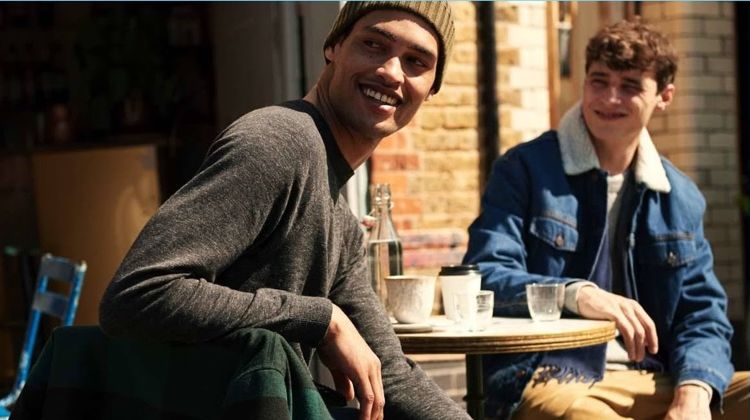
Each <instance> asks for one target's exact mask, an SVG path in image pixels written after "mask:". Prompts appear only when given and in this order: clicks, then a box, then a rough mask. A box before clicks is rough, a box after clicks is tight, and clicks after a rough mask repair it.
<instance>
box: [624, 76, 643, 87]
mask: <svg viewBox="0 0 750 420" xmlns="http://www.w3.org/2000/svg"><path fill="white" fill-rule="evenodd" d="M622 79H623V80H624V81H625V82H627V83H632V84H634V85H638V86H640V85H641V79H637V78H635V77H623V78H622Z"/></svg>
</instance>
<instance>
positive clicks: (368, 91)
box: [362, 87, 401, 106]
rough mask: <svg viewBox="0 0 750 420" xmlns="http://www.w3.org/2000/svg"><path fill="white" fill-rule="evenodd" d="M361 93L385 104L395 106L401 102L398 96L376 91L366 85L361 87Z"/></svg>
mask: <svg viewBox="0 0 750 420" xmlns="http://www.w3.org/2000/svg"><path fill="white" fill-rule="evenodd" d="M362 93H364V94H365V96H367V97H369V98H372V99H375V100H376V101H379V102H382V103H383V104H385V105H391V106H397V105H398V104H399V103H400V102H401V101H400V100H399V99H398V98H395V97H393V96H389V95H387V94H385V93H381V92H377V91H375V90H374V89H372V88H368V87H363V88H362Z"/></svg>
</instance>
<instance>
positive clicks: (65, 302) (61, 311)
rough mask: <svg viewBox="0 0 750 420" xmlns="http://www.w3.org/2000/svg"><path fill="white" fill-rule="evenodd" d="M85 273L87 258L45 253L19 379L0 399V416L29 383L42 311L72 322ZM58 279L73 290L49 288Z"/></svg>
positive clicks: (24, 345)
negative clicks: (59, 290) (59, 291)
mask: <svg viewBox="0 0 750 420" xmlns="http://www.w3.org/2000/svg"><path fill="white" fill-rule="evenodd" d="M85 274H86V262H85V261H81V262H80V263H76V262H73V261H71V260H69V259H67V258H62V257H56V256H53V255H51V254H45V255H44V256H42V261H41V263H40V264H39V273H38V275H37V283H36V291H35V292H34V300H33V302H32V303H31V311H30V314H29V321H28V325H27V326H26V337H25V338H24V342H23V348H22V350H21V358H20V360H19V362H18V371H17V373H16V381H15V383H14V384H13V388H12V389H11V391H10V393H8V395H6V396H5V397H3V398H2V399H0V420H2V419H5V418H7V417H8V416H10V412H9V411H8V407H10V406H11V405H13V403H15V402H16V399H17V398H18V395H19V394H20V393H21V389H22V388H23V386H24V384H25V383H26V378H27V377H28V375H29V368H30V367H31V359H32V356H33V353H34V347H35V344H36V339H37V335H38V334H37V333H38V331H39V321H40V319H41V316H42V314H47V315H50V316H53V317H56V318H59V319H60V320H61V325H62V326H69V325H72V324H73V320H74V319H75V315H76V309H77V308H78V298H79V297H80V295H81V287H82V286H83V277H84V275H85ZM50 279H52V280H58V281H63V282H67V283H70V291H69V292H68V293H67V295H65V294H61V293H57V292H53V291H48V290H47V285H48V283H49V280H50Z"/></svg>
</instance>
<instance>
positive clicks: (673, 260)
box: [667, 251, 677, 266]
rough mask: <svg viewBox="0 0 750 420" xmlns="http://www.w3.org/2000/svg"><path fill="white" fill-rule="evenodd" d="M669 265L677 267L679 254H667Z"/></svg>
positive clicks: (672, 252)
mask: <svg viewBox="0 0 750 420" xmlns="http://www.w3.org/2000/svg"><path fill="white" fill-rule="evenodd" d="M667 264H669V265H671V266H675V265H677V254H675V253H674V251H669V253H667Z"/></svg>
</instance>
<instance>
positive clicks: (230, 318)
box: [100, 100, 466, 419]
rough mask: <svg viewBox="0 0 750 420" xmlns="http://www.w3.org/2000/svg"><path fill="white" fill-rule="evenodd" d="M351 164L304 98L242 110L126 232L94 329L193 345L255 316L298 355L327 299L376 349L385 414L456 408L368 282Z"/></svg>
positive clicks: (318, 329) (325, 311) (422, 414)
mask: <svg viewBox="0 0 750 420" xmlns="http://www.w3.org/2000/svg"><path fill="white" fill-rule="evenodd" d="M351 175H352V170H351V168H350V166H349V165H348V163H347V162H346V161H345V160H344V158H343V156H342V155H341V152H340V151H339V149H338V147H337V145H336V142H335V140H334V138H333V136H332V134H331V132H330V129H329V128H328V126H327V124H326V123H325V121H324V120H323V118H322V117H321V116H320V114H319V113H318V112H317V110H315V108H314V107H313V106H312V105H310V104H309V103H307V102H304V101H301V100H300V101H294V102H289V103H286V104H283V105H280V106H272V107H268V108H263V109H260V110H257V111H254V112H251V113H249V114H246V115H245V116H243V117H241V118H240V119H238V120H237V121H235V122H234V123H233V124H232V125H231V126H229V127H228V128H227V129H226V130H225V131H224V132H223V133H222V134H221V135H220V136H219V139H218V140H217V141H216V142H215V143H214V144H213V145H212V147H211V149H210V151H209V153H208V156H207V158H206V160H205V162H204V163H203V165H202V167H201V168H200V170H199V171H198V173H197V175H196V176H195V177H194V178H193V179H191V180H190V181H189V182H188V183H187V184H185V186H183V187H182V188H181V189H180V190H179V191H177V192H176V193H175V194H174V195H173V196H172V197H171V198H169V200H167V201H166V202H165V203H164V205H162V206H161V208H160V209H159V210H158V212H157V213H156V214H155V215H154V217H153V218H152V219H151V220H150V221H149V222H148V224H147V225H146V226H145V227H144V229H143V231H142V232H141V233H140V235H139V236H138V238H137V239H136V240H135V242H134V244H133V246H132V248H131V249H130V251H129V252H128V254H127V256H126V257H125V259H124V260H123V262H122V264H121V265H120V267H119V269H118V270H117V273H116V274H115V277H114V279H113V280H112V283H111V284H110V285H109V287H108V289H107V291H106V292H105V295H104V297H103V298H102V302H101V307H100V323H101V326H102V328H103V329H104V331H105V332H106V333H108V334H110V335H114V336H123V337H132V338H144V339H151V340H170V341H181V342H202V341H208V340H211V339H215V338H219V337H221V336H223V335H225V334H227V333H229V332H231V331H234V330H236V329H238V328H243V327H250V326H252V327H260V328H266V329H269V330H272V331H276V332H278V333H279V334H281V335H282V336H284V337H285V338H286V339H287V340H288V341H289V342H290V343H292V345H293V346H294V347H295V349H296V351H297V352H298V354H300V356H304V357H307V356H309V354H310V349H311V348H313V347H315V346H316V345H317V344H319V343H320V341H321V340H322V339H323V337H324V335H325V333H326V330H327V328H328V324H329V322H330V317H331V310H332V309H331V302H333V303H335V304H337V305H339V306H340V307H341V308H342V310H343V311H344V312H345V313H346V314H348V316H349V317H350V318H351V319H352V322H353V323H354V325H355V326H356V327H357V328H358V329H359V331H360V334H362V336H363V337H364V338H365V340H366V341H367V343H368V345H369V346H370V347H371V348H372V349H373V351H374V352H375V354H377V355H378V357H379V358H380V360H381V363H382V373H383V382H384V387H385V391H386V415H387V416H389V417H393V418H414V419H438V418H440V419H443V418H444V419H456V418H465V417H466V413H465V412H464V411H462V410H461V409H460V408H459V407H458V406H457V405H455V404H454V403H453V402H452V401H451V400H450V399H448V398H447V397H446V396H445V395H444V394H443V393H442V392H441V391H440V389H439V388H438V387H437V386H436V385H435V384H434V383H433V382H432V381H431V380H430V379H428V378H427V377H426V375H425V374H424V373H423V372H422V370H421V369H419V367H417V366H416V365H414V364H413V363H412V362H411V361H409V360H408V359H407V358H406V357H404V355H403V353H402V352H401V347H400V345H399V342H398V339H397V338H396V336H395V335H394V333H393V330H392V328H391V326H390V324H389V322H388V319H387V317H386V314H385V313H384V311H383V308H382V306H381V304H380V303H379V301H378V299H377V297H376V295H375V293H374V292H373V290H372V288H371V287H370V284H369V282H368V280H367V271H366V259H365V256H364V248H363V246H362V232H361V230H360V228H359V225H358V222H357V220H356V218H355V217H354V216H353V215H352V213H351V211H350V210H349V208H348V206H347V204H346V202H345V200H344V199H343V197H342V196H341V195H340V189H341V188H342V186H343V185H344V183H345V182H346V181H347V180H348V179H349V178H350V177H351Z"/></svg>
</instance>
